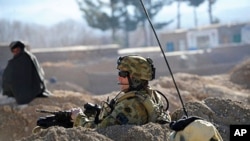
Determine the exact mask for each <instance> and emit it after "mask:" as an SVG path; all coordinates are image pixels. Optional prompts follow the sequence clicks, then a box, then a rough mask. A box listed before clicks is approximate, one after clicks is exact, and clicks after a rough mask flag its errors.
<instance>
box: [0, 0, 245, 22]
mask: <svg viewBox="0 0 250 141" xmlns="http://www.w3.org/2000/svg"><path fill="white" fill-rule="evenodd" d="M176 7H177V6H176V4H175V3H174V4H172V5H171V6H167V7H165V8H164V9H163V10H162V11H161V13H160V14H159V15H158V16H157V18H155V20H158V21H167V20H170V19H172V18H175V17H176ZM0 9H1V12H0V19H3V18H4V19H8V20H11V21H12V20H21V21H24V22H28V23H38V24H41V25H52V24H55V23H58V22H61V21H63V20H66V19H73V20H77V21H83V18H82V16H81V12H80V10H79V8H78V5H77V3H76V1H75V0H0ZM213 9H214V12H213V14H214V15H216V17H218V18H219V19H220V20H221V22H222V23H228V22H245V21H250V18H249V16H248V14H249V13H250V1H249V0H217V2H216V4H215V5H214V7H213ZM181 13H182V19H181V21H182V27H193V26H194V20H193V8H192V7H189V6H187V5H186V4H182V5H181ZM197 13H198V18H199V21H198V25H204V24H208V23H209V19H208V13H207V3H204V4H203V5H201V6H200V7H199V8H198V9H197ZM171 26H173V27H176V23H173V24H172V25H171Z"/></svg>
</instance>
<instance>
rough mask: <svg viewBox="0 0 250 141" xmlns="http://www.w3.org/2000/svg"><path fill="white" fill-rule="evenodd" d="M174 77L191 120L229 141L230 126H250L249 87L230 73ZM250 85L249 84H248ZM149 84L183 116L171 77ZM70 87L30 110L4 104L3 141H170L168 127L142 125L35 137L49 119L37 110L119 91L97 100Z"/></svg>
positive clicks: (0, 137) (56, 129) (54, 129)
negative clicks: (210, 125)
mask: <svg viewBox="0 0 250 141" xmlns="http://www.w3.org/2000/svg"><path fill="white" fill-rule="evenodd" d="M249 64H250V62H249V63H248V64H246V65H248V66H249ZM241 71H242V73H243V74H244V72H245V71H249V70H246V69H242V70H241ZM174 77H175V80H176V83H177V86H178V89H179V92H180V95H181V98H182V100H183V101H184V104H185V108H186V109H187V112H188V114H189V116H191V115H195V116H200V117H202V118H204V119H206V120H208V121H210V122H212V123H214V124H215V125H216V127H217V128H218V129H219V131H220V133H221V134H222V137H223V138H224V140H225V141H228V140H229V139H228V138H229V125H230V124H250V104H249V103H250V98H249V93H250V89H247V88H246V87H245V86H243V85H241V84H240V85H238V84H237V83H234V82H232V81H231V79H230V78H232V74H223V75H213V76H198V75H194V74H185V73H177V74H174ZM244 80H245V79H244ZM247 82H248V80H246V83H247ZM150 85H151V86H152V87H153V88H154V89H158V90H160V91H161V92H163V93H164V95H165V96H166V97H167V98H168V100H169V104H170V108H169V110H170V112H171V116H172V119H173V120H176V119H179V118H181V117H182V116H183V115H184V114H183V113H184V112H183V111H182V106H181V105H182V104H181V102H180V99H179V95H178V93H177V91H176V89H175V86H174V85H173V81H172V79H171V78H170V77H160V78H159V79H157V80H154V81H152V82H150ZM68 86H69V85H68ZM54 88H55V89H56V88H60V87H59V86H56V87H54ZM68 88H69V89H70V91H67V90H53V91H52V92H53V93H54V96H53V97H50V98H37V99H35V100H34V101H32V102H31V103H30V104H28V106H26V107H20V106H16V105H15V104H8V105H0V113H1V116H0V129H1V130H0V141H13V140H22V141H33V140H36V141H42V140H46V141H50V140H51V141H52V140H53V141H61V140H98V141H99V140H103V141H109V140H115V141H116V140H121V141H125V140H131V141H134V140H149V141H151V140H152V141H153V140H166V141H167V140H168V139H167V138H168V136H169V133H170V130H169V128H168V126H167V125H159V124H154V123H148V124H145V125H142V126H135V125H124V126H112V127H108V128H105V129H96V130H95V129H86V128H82V127H78V128H68V129H65V128H62V127H50V128H48V129H46V130H44V131H41V132H39V133H37V134H35V135H32V129H33V128H34V127H35V126H36V120H37V119H38V117H41V116H46V114H43V113H37V112H35V111H36V109H45V110H51V111H57V110H68V109H71V108H73V107H82V106H83V104H84V103H86V102H92V103H100V101H103V100H106V99H107V98H108V97H109V98H113V97H114V96H115V95H116V94H117V93H118V92H112V93H109V94H104V95H98V96H97V95H91V94H90V93H88V92H86V91H84V90H83V92H76V91H74V89H75V87H72V85H70V87H68ZM216 97H217V98H216ZM218 97H222V98H223V99H219V98H218ZM82 108H83V107H82Z"/></svg>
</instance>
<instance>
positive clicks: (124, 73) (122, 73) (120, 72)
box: [118, 71, 129, 78]
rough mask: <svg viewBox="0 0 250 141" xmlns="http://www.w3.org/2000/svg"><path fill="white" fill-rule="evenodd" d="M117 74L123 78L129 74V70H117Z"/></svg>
mask: <svg viewBox="0 0 250 141" xmlns="http://www.w3.org/2000/svg"><path fill="white" fill-rule="evenodd" d="M118 75H119V76H120V77H124V78H125V77H127V76H128V75H129V72H127V71H119V72H118Z"/></svg>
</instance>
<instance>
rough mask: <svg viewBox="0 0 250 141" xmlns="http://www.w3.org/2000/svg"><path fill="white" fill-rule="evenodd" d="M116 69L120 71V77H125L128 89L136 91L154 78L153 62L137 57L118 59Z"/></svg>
mask: <svg viewBox="0 0 250 141" xmlns="http://www.w3.org/2000/svg"><path fill="white" fill-rule="evenodd" d="M117 69H118V70H119V71H120V72H119V76H120V77H121V76H123V77H126V75H127V77H128V81H129V86H130V89H138V88H139V87H142V85H143V84H147V83H148V81H150V80H153V79H154V78H155V68H154V65H153V61H152V60H151V59H150V58H144V57H141V56H138V55H128V56H123V57H119V58H118V60H117Z"/></svg>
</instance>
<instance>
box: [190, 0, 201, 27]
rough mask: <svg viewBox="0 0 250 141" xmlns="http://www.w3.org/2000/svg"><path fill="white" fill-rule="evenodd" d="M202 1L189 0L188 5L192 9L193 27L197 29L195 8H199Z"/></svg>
mask: <svg viewBox="0 0 250 141" xmlns="http://www.w3.org/2000/svg"><path fill="white" fill-rule="evenodd" d="M203 2H204V0H189V5H190V6H193V7H194V9H193V10H194V25H195V27H197V25H198V19H197V13H196V8H197V7H199V6H200V5H201V4H202V3H203Z"/></svg>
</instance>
